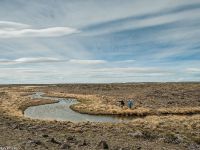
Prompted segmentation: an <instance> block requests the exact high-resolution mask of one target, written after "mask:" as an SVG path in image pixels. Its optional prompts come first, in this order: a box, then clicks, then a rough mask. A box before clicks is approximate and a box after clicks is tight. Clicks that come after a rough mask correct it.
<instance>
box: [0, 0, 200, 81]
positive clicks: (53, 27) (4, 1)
mask: <svg viewBox="0 0 200 150" xmlns="http://www.w3.org/2000/svg"><path fill="white" fill-rule="evenodd" d="M168 81H170V82H173V81H200V1H199V0H165V1H161V0H152V1H149V0H101V1H100V0H84V1H83V0H30V1H27V0H12V1H8V0H0V84H7V83H8V84H9V83H88V82H89V83H105V82H168Z"/></svg>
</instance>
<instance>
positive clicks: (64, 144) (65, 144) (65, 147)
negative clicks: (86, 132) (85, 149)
mask: <svg viewBox="0 0 200 150" xmlns="http://www.w3.org/2000/svg"><path fill="white" fill-rule="evenodd" d="M60 149H70V145H69V144H67V143H63V144H62V145H61V146H60Z"/></svg>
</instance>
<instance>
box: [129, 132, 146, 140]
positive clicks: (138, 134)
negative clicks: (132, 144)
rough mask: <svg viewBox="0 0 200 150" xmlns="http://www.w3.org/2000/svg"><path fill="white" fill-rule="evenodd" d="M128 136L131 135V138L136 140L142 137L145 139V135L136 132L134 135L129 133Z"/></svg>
mask: <svg viewBox="0 0 200 150" xmlns="http://www.w3.org/2000/svg"><path fill="white" fill-rule="evenodd" d="M128 135H130V136H132V137H134V138H141V137H143V134H142V132H140V131H136V132H134V133H128Z"/></svg>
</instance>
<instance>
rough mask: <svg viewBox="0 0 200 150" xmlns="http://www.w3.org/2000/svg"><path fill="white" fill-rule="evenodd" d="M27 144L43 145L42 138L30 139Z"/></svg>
mask: <svg viewBox="0 0 200 150" xmlns="http://www.w3.org/2000/svg"><path fill="white" fill-rule="evenodd" d="M26 144H31V145H35V146H36V145H41V144H42V142H41V141H40V140H29V141H28V142H27V143H26Z"/></svg>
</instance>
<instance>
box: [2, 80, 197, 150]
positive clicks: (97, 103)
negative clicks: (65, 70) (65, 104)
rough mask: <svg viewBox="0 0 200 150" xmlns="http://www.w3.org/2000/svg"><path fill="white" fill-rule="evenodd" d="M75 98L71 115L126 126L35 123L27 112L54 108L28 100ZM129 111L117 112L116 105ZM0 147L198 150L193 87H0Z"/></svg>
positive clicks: (183, 85) (82, 85)
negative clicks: (130, 103) (112, 118)
mask: <svg viewBox="0 0 200 150" xmlns="http://www.w3.org/2000/svg"><path fill="white" fill-rule="evenodd" d="M35 92H44V93H46V95H47V96H52V97H62V98H76V99H77V100H78V101H79V102H80V103H78V104H76V105H72V106H71V109H73V110H74V111H77V112H80V113H87V114H91V115H116V116H121V117H123V116H133V119H132V120H130V121H129V122H126V123H97V122H79V123H74V122H70V121H56V120H55V121H49V120H37V119H29V118H26V117H24V115H23V112H24V110H25V109H26V108H28V107H30V106H36V105H43V104H49V103H56V102H57V101H55V100H51V99H49V100H47V99H31V98H30V96H29V95H30V94H32V93H35ZM128 99H133V100H134V103H135V105H134V107H133V108H132V109H129V108H128V107H126V106H125V107H123V108H121V107H120V105H119V102H118V101H120V100H124V101H125V102H126V100H128ZM0 117H1V122H0V132H1V134H0V146H1V147H2V148H5V147H7V148H10V149H85V150H87V149H113V150H119V149H121V150H122V149H123V150H126V149H127V150H129V149H133V150H134V149H148V150H149V149H152V150H154V149H157V150H160V149H170V150H173V149H177V150H178V149H182V150H184V149H188V150H189V149H193V150H197V149H200V138H199V137H200V84H199V83H124V84H58V85H1V87H0Z"/></svg>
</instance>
